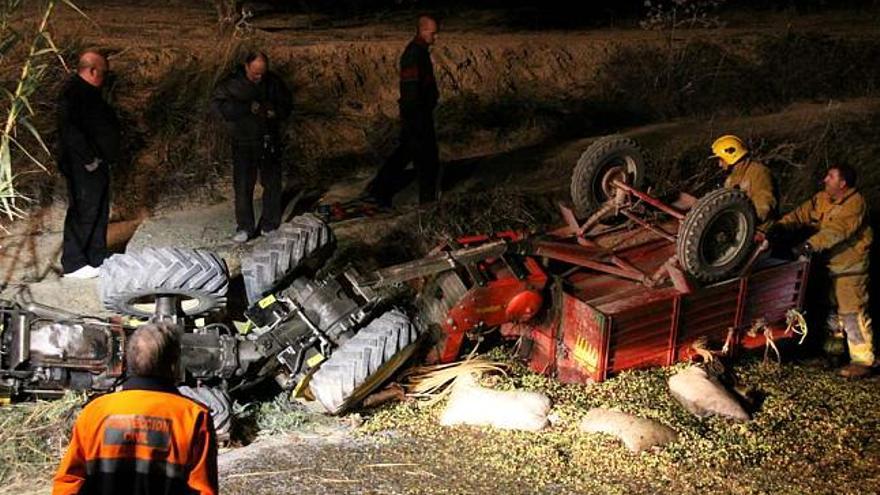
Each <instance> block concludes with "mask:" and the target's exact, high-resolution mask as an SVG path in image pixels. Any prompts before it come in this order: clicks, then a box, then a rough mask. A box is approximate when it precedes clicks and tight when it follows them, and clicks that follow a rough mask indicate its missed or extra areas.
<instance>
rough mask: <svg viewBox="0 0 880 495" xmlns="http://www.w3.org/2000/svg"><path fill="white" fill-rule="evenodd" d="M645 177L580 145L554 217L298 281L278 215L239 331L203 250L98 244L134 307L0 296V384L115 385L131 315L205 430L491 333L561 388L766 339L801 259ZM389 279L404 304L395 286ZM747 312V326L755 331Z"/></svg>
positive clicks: (345, 386) (299, 261) (319, 230)
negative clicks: (268, 398) (533, 226)
mask: <svg viewBox="0 0 880 495" xmlns="http://www.w3.org/2000/svg"><path fill="white" fill-rule="evenodd" d="M645 172H646V160H645V154H644V153H643V152H642V151H641V149H640V148H639V147H638V146H637V144H636V143H635V142H633V141H632V140H630V139H627V138H624V137H621V136H609V137H606V138H602V139H599V140H598V141H596V142H595V143H594V144H593V145H592V146H590V148H589V149H588V150H586V151H585V152H584V154H583V155H582V157H581V159H580V160H579V162H578V165H577V167H576V168H575V171H574V174H573V178H572V186H571V187H572V200H573V203H574V209H573V210H572V209H570V208H566V207H562V213H563V217H564V219H565V225H564V226H563V227H561V228H559V229H556V230H553V231H551V232H545V233H528V232H502V233H495V234H491V235H480V236H473V237H468V238H461V239H458V240H456V241H454V242H451V243H449V244H448V245H444V246H440V247H438V248H437V249H435V250H434V251H433V252H432V253H430V254H429V255H428V256H426V257H424V258H421V259H418V260H415V261H411V262H408V263H403V264H400V265H396V266H391V267H387V268H383V269H380V270H376V271H373V272H370V273H365V274H361V273H359V272H358V271H356V270H354V269H345V270H343V271H342V272H341V273H335V274H329V275H325V276H322V277H320V278H318V277H316V273H318V270H319V268H321V266H322V264H323V263H324V261H325V260H326V259H327V257H328V256H329V255H330V254H331V252H332V250H333V248H334V246H335V239H334V236H333V233H332V231H331V230H330V228H329V227H328V226H327V225H326V224H325V223H323V222H322V221H321V220H319V219H318V218H317V217H315V216H313V215H310V214H307V215H303V216H300V217H296V218H295V219H293V220H292V221H291V222H288V223H287V224H285V225H283V226H282V227H281V228H280V229H279V230H278V231H276V232H273V233H271V234H269V235H267V236H266V237H265V238H263V239H261V240H260V241H258V243H257V244H256V245H255V247H254V248H253V250H252V251H251V252H250V253H249V254H248V255H246V256H245V257H244V258H243V260H242V276H243V279H244V286H245V291H246V293H247V294H246V295H247V300H248V303H249V305H250V307H249V309H247V311H245V316H246V317H247V319H248V328H246V329H244V330H245V331H243V332H242V331H239V330H238V329H236V328H235V327H234V326H233V325H232V324H231V322H228V321H226V320H225V319H224V318H223V314H222V313H223V312H222V311H220V310H222V309H223V308H224V306H225V302H226V297H227V291H228V287H229V280H228V279H229V276H228V273H227V269H226V265H225V263H224V262H223V260H222V259H220V258H219V257H218V256H216V255H214V254H212V253H210V252H206V251H200V250H188V249H175V248H151V249H145V250H143V251H141V252H138V253H126V254H121V255H115V256H113V257H112V258H110V259H109V260H107V262H106V263H105V265H104V266H103V268H102V276H101V281H100V295H101V299H102V301H103V303H104V305H105V306H106V307H107V308H108V309H111V310H113V311H115V312H117V313H119V314H120V315H125V316H128V317H137V318H140V319H137V320H136V319H132V318H124V317H122V316H120V317H113V318H110V319H99V318H91V317H86V316H82V315H78V314H74V313H71V312H67V311H63V310H58V309H54V308H49V307H46V306H42V305H40V304H37V303H34V302H21V301H19V302H3V303H0V324H2V326H0V349H2V354H0V387H2V390H0V391H2V393H4V394H6V395H7V396H17V395H23V394H39V395H49V394H53V393H59V392H61V391H63V390H66V389H83V390H90V391H107V390H110V389H112V388H114V387H115V386H116V385H117V384H118V383H119V381H120V380H121V379H122V378H123V377H124V366H123V363H124V359H123V358H124V352H125V341H126V336H127V335H128V334H130V332H132V331H133V330H134V329H135V328H136V324H137V322H140V321H145V320H150V319H151V320H169V321H173V322H175V323H176V324H177V325H178V326H179V327H180V328H182V329H183V333H182V358H181V359H182V366H181V369H182V373H183V376H181V377H180V379H181V382H182V384H183V385H184V386H182V387H181V391H182V392H183V393H185V394H187V395H190V396H193V397H195V398H198V399H199V400H202V401H204V402H206V403H208V404H209V405H211V407H212V408H213V410H214V413H215V419H216V421H215V422H216V424H217V426H218V431H221V432H223V431H228V424H229V423H228V421H229V410H230V407H229V406H230V396H235V395H237V394H243V393H246V391H247V390H248V389H250V388H252V387H254V386H255V385H258V384H259V383H261V382H263V381H264V380H266V379H274V380H275V381H276V382H277V383H278V384H279V385H280V386H281V387H282V388H284V389H286V390H291V391H292V392H293V393H294V395H295V396H297V397H300V398H302V399H303V400H310V401H313V403H315V404H319V405H320V406H321V408H322V409H323V410H324V411H326V412H328V413H332V414H338V413H341V412H344V411H346V410H348V409H349V408H352V407H354V406H356V405H357V404H358V403H359V402H360V401H361V400H362V399H364V398H365V397H366V396H367V395H368V394H370V393H371V392H372V391H374V390H376V389H377V388H378V387H379V386H380V385H381V384H382V383H383V382H385V381H386V380H388V379H389V378H390V377H391V376H392V375H393V374H394V372H395V371H397V370H398V369H399V368H400V367H401V366H402V365H403V364H404V363H405V362H406V361H407V360H408V359H409V358H410V357H411V356H413V354H414V353H415V352H416V350H417V349H418V348H419V347H424V348H425V349H426V350H427V354H426V355H427V359H428V360H432V361H435V362H436V361H441V362H449V361H453V360H455V359H457V358H458V356H459V354H460V352H461V348H462V346H463V344H464V343H465V341H466V340H468V339H469V338H477V337H478V336H479V335H481V334H482V333H483V331H485V330H489V329H492V328H496V327H500V328H501V333H502V335H504V336H505V337H508V338H512V339H521V341H522V345H520V346H519V347H518V349H519V353H520V357H521V358H523V359H525V360H526V361H528V362H529V364H530V366H531V368H532V369H534V370H535V371H537V372H540V373H545V374H548V375H552V376H556V377H558V378H559V379H560V380H563V381H565V382H579V383H582V382H588V381H600V380H603V379H605V378H607V377H608V376H610V375H611V374H613V373H615V372H618V371H620V370H624V369H629V368H635V367H646V366H655V365H667V364H671V363H673V362H675V361H677V360H685V359H690V358H691V357H692V355H691V351H690V350H689V349H690V346H691V344H692V343H693V342H694V341H696V340H697V339H706V338H708V339H709V340H711V341H717V342H718V343H719V346H720V345H721V344H724V345H725V346H726V347H727V348H728V349H730V350H731V351H735V350H736V349H737V348H742V347H745V348H750V347H755V346H763V345H765V343H766V342H767V341H768V339H776V338H781V337H785V336H786V335H787V333H786V327H785V319H786V314H787V313H788V311H789V310H791V309H799V308H800V307H801V305H802V304H803V297H804V290H805V285H806V275H807V271H808V263H809V262H808V261H807V260H778V259H773V258H770V257H768V256H766V255H764V254H763V252H764V251H765V250H766V245H765V244H758V243H756V242H755V241H754V232H755V214H754V212H753V209H752V206H751V203H750V201H749V200H748V198H747V197H746V196H745V194H743V193H742V192H741V191H738V190H730V189H719V190H716V191H713V192H710V193H709V194H707V195H705V196H703V197H702V198H700V199H699V200H697V199H695V198H693V197H691V196H689V195H687V194H684V193H682V194H680V195H679V196H678V197H676V198H672V200H671V201H668V202H665V201H663V200H662V199H660V198H657V197H654V196H652V195H650V194H648V193H647V192H645V191H643V190H642V188H643V184H644V180H645ZM579 219H583V221H580V220H579ZM407 285H409V286H410V287H412V288H414V289H415V291H416V293H417V297H416V298H415V300H412V298H411V297H407V294H412V291H402V290H400V288H401V287H402V286H407ZM758 321H761V322H763V328H765V330H764V331H763V332H761V333H758V334H755V333H754V332H753V331H751V330H753V329H754V327H755V322H758Z"/></svg>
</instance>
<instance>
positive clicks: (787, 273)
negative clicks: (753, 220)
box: [501, 232, 809, 383]
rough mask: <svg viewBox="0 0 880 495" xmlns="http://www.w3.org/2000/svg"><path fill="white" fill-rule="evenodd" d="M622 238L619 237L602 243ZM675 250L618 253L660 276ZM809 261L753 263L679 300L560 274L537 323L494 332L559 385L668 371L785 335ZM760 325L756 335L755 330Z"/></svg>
mask: <svg viewBox="0 0 880 495" xmlns="http://www.w3.org/2000/svg"><path fill="white" fill-rule="evenodd" d="M623 235H626V233H625V232H622V233H616V234H612V235H610V236H609V237H608V238H606V239H603V240H605V241H611V242H613V241H614V239H613V237H621V236H623ZM674 247H675V246H674V245H673V244H671V243H670V242H668V241H667V240H665V239H661V238H657V237H653V238H652V237H651V236H646V237H645V238H644V239H643V240H642V241H641V242H639V243H636V244H634V245H631V246H629V247H627V248H625V249H623V250H621V251H618V253H617V255H618V256H620V257H621V258H623V259H624V260H626V261H628V262H630V263H632V264H633V265H636V266H641V267H647V268H649V269H651V268H653V269H659V268H660V267H661V266H662V264H663V263H665V262H667V260H669V259H670V258H671V257H672V255H673V250H674ZM808 271H809V261H807V260H796V261H784V260H778V259H772V258H766V259H762V260H759V261H758V262H757V266H756V267H755V268H754V270H752V271H749V272H747V273H743V274H742V275H741V276H739V277H735V278H730V279H727V280H723V281H721V282H717V283H713V284H709V285H705V286H702V287H698V288H694V289H693V290H691V291H690V292H683V291H682V290H680V289H678V288H676V287H675V286H674V285H673V284H671V283H668V284H663V285H661V286H657V287H647V286H645V285H644V284H642V283H639V282H636V281H633V280H629V279H625V278H622V277H619V276H616V275H611V274H607V273H601V272H597V271H593V270H588V269H579V270H575V271H573V272H570V273H568V274H566V275H565V276H564V277H563V279H562V281H561V284H560V286H559V287H557V288H556V289H555V291H556V292H557V293H556V294H554V295H553V298H554V304H553V305H552V306H551V307H550V308H549V310H548V313H547V314H546V315H545V316H544V318H543V319H542V320H541V321H537V322H530V323H528V324H522V323H508V324H505V325H503V326H502V328H501V331H502V334H503V335H505V336H506V337H509V338H522V339H523V340H522V346H521V348H520V353H521V356H522V357H524V358H525V359H527V360H528V362H529V366H530V368H531V369H532V370H534V371H536V372H539V373H543V374H547V375H553V376H556V377H557V378H558V379H559V380H560V381H563V382H566V383H582V382H588V381H602V380H604V379H606V378H608V377H609V376H611V375H613V374H615V373H617V372H620V371H623V370H627V369H633V368H646V367H652V366H667V365H670V364H673V363H675V362H677V361H687V360H690V359H692V358H693V357H694V355H695V351H694V349H693V344H694V342H695V341H697V340H698V339H700V340H705V341H707V342H708V344H709V345H710V346H711V347H714V348H715V349H719V350H720V349H722V347H724V346H725V345H726V346H727V347H728V348H729V349H730V351H731V352H737V350H738V349H754V348H763V347H765V345H766V344H767V339H768V338H771V339H773V340H778V339H782V338H789V337H793V336H794V335H793V334H792V333H791V332H790V331H788V332H787V316H788V312H789V311H790V310H792V309H798V310H799V309H800V308H801V307H802V305H803V301H804V293H805V288H806V278H807V273H808ZM756 327H760V331H759V332H755V331H754V330H755V329H756Z"/></svg>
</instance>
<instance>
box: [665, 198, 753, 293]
mask: <svg viewBox="0 0 880 495" xmlns="http://www.w3.org/2000/svg"><path fill="white" fill-rule="evenodd" d="M754 236H755V209H754V207H753V206H752V202H751V200H750V199H749V197H748V196H747V195H746V194H745V193H744V192H742V191H740V190H739V189H717V190H715V191H712V192H710V193H709V194H706V195H705V196H703V197H702V198H700V199H699V201H697V203H696V204H695V205H694V207H693V208H691V210H690V211H689V212H688V214H687V216H686V217H685V219H684V220H683V221H682V223H681V226H680V227H679V229H678V241H677V244H676V254H677V256H678V261H679V263H681V265H682V267H683V268H684V269H685V271H687V272H688V273H690V274H691V275H692V276H693V277H694V278H696V279H697V280H699V281H700V282H715V281H718V280H721V279H722V278H724V277H726V276H728V275H730V274H731V273H732V272H733V271H734V270H736V269H737V268H739V267H740V266H741V265H742V264H743V262H744V261H745V260H746V259H747V258H748V257H749V255H750V254H751V252H752V249H751V248H752V246H753V244H754V243H753V239H754Z"/></svg>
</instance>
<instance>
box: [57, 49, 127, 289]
mask: <svg viewBox="0 0 880 495" xmlns="http://www.w3.org/2000/svg"><path fill="white" fill-rule="evenodd" d="M109 69H110V65H109V64H108V62H107V59H106V58H104V56H103V55H101V54H100V53H98V52H95V51H91V50H90V51H86V52H84V53H83V54H82V55H80V57H79V62H78V63H77V72H76V74H74V75H73V76H71V78H70V79H69V80H68V81H67V83H66V84H65V85H64V87H63V89H62V90H61V94H60V96H59V98H58V136H59V140H60V146H59V148H60V150H59V151H60V153H59V156H58V169H59V171H60V172H61V174H62V175H63V176H64V178H65V179H67V189H68V195H69V200H68V207H67V216H66V217H65V219H64V244H63V248H62V253H61V266H62V268H63V269H64V276H65V277H71V278H93V277H96V276H98V267H99V266H101V264H102V263H103V262H104V259H105V258H106V257H107V223H108V220H109V218H108V217H109V214H110V168H111V165H113V164H115V163H118V162H119V158H120V133H119V121H118V120H117V118H116V112H115V111H114V110H113V108H112V107H111V106H110V104H109V103H107V102H106V101H105V100H104V97H103V95H102V92H101V88H102V87H103V86H104V80H105V78H106V76H107V71H108V70H109Z"/></svg>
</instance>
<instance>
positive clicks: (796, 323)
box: [785, 308, 807, 345]
mask: <svg viewBox="0 0 880 495" xmlns="http://www.w3.org/2000/svg"><path fill="white" fill-rule="evenodd" d="M785 325H786V326H785V333H786V334H788V333H792V334H794V335H800V336H801V338H800V340H798V345H801V344H803V343H804V340H806V338H807V319H806V318H804V315H803V313H801V312H800V311H798V310H796V309H794V308H791V309H789V310H788V311H786V312H785Z"/></svg>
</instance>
